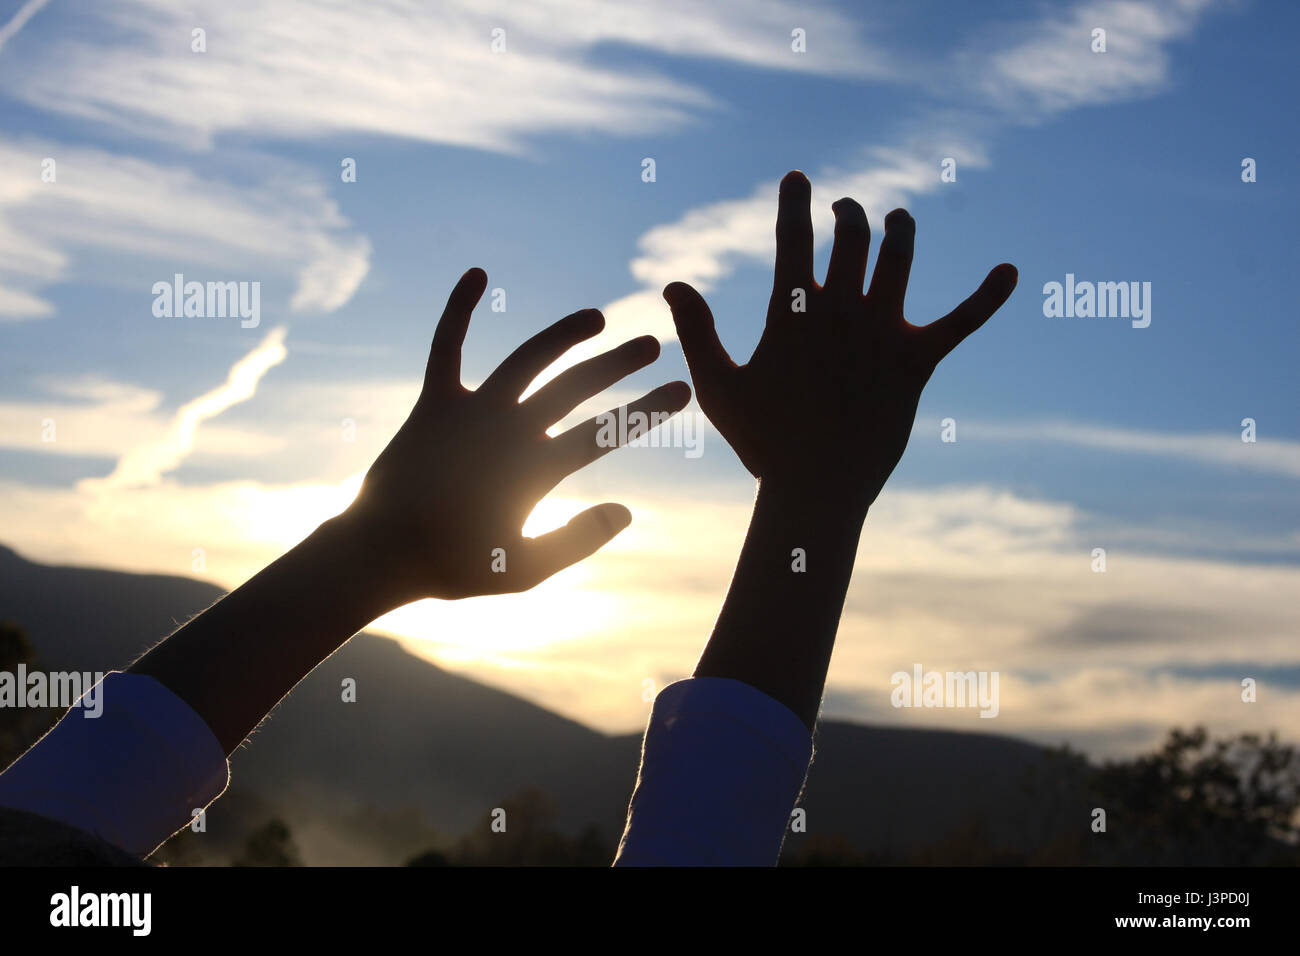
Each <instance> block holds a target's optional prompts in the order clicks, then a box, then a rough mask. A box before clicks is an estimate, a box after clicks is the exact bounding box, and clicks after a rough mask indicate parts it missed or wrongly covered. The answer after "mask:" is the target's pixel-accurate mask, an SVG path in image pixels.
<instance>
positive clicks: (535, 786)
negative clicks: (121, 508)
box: [0, 547, 1052, 865]
mask: <svg viewBox="0 0 1300 956" xmlns="http://www.w3.org/2000/svg"><path fill="white" fill-rule="evenodd" d="M221 594H222V592H221V590H220V589H218V588H216V587H214V586H213V585H211V584H206V583H204V582H201V581H195V580H192V579H189V578H184V577H175V576H167V575H144V574H127V573H122V572H117V571H106V570H97V569H89V568H74V567H57V566H50V565H42V564H37V563H34V562H31V561H27V560H25V559H24V558H22V557H20V556H19V555H18V554H16V553H15V552H13V551H12V550H10V549H8V548H4V547H0V620H10V621H13V622H14V623H16V624H18V625H19V626H20V627H22V628H23V629H24V630H25V631H26V632H27V635H28V637H29V638H30V640H31V643H32V645H33V647H34V648H35V651H36V655H37V664H38V665H39V666H40V667H42V668H45V669H47V670H79V671H86V670H91V671H107V670H112V669H115V668H116V669H120V668H123V667H125V666H126V665H128V664H129V663H130V662H131V661H132V660H133V659H134V658H136V657H137V656H139V655H140V654H141V653H142V652H143V651H145V650H146V649H148V648H149V647H150V646H152V645H153V644H154V643H156V642H157V641H158V640H159V639H161V638H162V637H164V636H166V635H167V634H168V633H170V632H171V631H172V630H174V629H175V628H176V627H177V626H178V625H179V624H181V623H183V622H184V621H186V620H187V619H188V618H190V617H191V616H193V615H194V614H195V613H197V612H198V611H200V610H202V609H204V608H206V607H208V606H209V605H211V604H212V603H213V602H214V601H216V600H217V599H218V598H219V597H220V596H221ZM346 677H350V678H353V679H355V681H356V688H357V699H356V701H355V702H350V703H345V702H344V701H343V700H342V694H341V692H340V687H341V682H342V681H343V679H344V678H346ZM816 744H817V753H816V757H815V759H814V763H813V767H812V770H811V772H810V774H809V779H808V783H807V786H806V788H805V794H804V797H803V799H802V800H801V802H800V805H801V806H802V807H803V808H804V809H805V810H806V813H807V821H808V824H807V825H808V836H811V835H814V834H816V835H819V836H821V837H823V838H824V837H827V836H828V835H835V837H836V838H837V839H839V840H840V841H842V842H844V843H845V844H847V845H849V846H851V847H853V848H854V849H855V851H857V852H861V853H869V854H874V855H875V856H876V857H878V858H882V859H889V858H891V857H893V856H897V855H900V854H902V855H905V854H915V853H917V852H919V851H923V850H924V849H925V848H926V847H930V846H940V845H943V844H944V843H945V842H948V843H951V842H952V841H953V840H954V839H960V837H961V835H962V834H964V833H967V832H969V831H971V829H972V828H977V829H978V830H979V832H980V833H981V840H983V841H985V842H986V843H987V842H988V841H990V840H991V841H992V842H993V843H995V844H999V845H1003V844H1005V845H1007V846H1017V845H1019V846H1023V845H1024V841H1025V840H1026V839H1030V837H1029V836H1028V835H1027V832H1026V831H1027V829H1028V828H1027V827H1026V820H1027V819H1028V818H1029V816H1030V815H1031V811H1032V806H1031V805H1030V804H1031V801H1029V800H1028V798H1027V796H1026V792H1025V789H1024V787H1025V781H1026V780H1027V779H1030V778H1032V777H1034V776H1035V775H1041V774H1042V773H1043V772H1044V771H1045V770H1046V769H1048V768H1050V767H1051V766H1052V758H1051V754H1050V753H1049V752H1048V751H1046V750H1044V749H1042V748H1039V747H1037V746H1035V745H1032V744H1028V743H1024V742H1021V741H1017V740H1012V739H1010V738H1005V737H998V736H994V735H989V734H967V733H947V732H936V731H926V730H908V729H898V728H886V727H869V726H861V725H856V724H850V723H843V722H837V721H827V722H824V723H823V724H822V725H821V726H820V727H819V729H818V736H817V741H816ZM639 754H640V737H639V736H638V735H621V736H608V735H605V734H602V733H599V732H597V731H594V730H592V729H591V728H588V727H585V726H583V725H582V724H579V723H576V722H574V721H572V720H568V719H566V718H564V717H561V716H559V715H557V714H555V713H552V712H551V711H548V710H546V709H544V708H542V707H538V706H536V705H534V704H531V703H529V702H527V701H525V700H523V699H521V698H519V697H516V696H514V695H511V694H507V693H504V692H502V691H499V690H495V689H493V688H491V687H488V686H486V685H484V684H481V683H478V682H477V681H473V680H470V679H468V678H465V677H460V676H457V675H455V674H452V673H449V672H447V671H445V670H443V669H441V668H439V667H437V666H435V665H433V664H431V663H429V662H428V661H425V660H423V659H420V658H418V657H415V656H413V655H411V654H409V653H408V652H406V651H405V650H404V649H402V648H401V646H399V645H398V644H397V643H396V642H394V641H392V640H390V639H387V638H384V637H380V636H378V635H373V634H368V633H362V634H359V635H357V636H356V637H355V638H353V639H352V641H350V642H349V643H348V644H346V645H345V646H344V647H343V648H342V649H340V650H339V651H338V653H336V654H334V655H333V656H332V657H330V658H329V659H328V660H327V661H325V662H324V663H323V664H321V666H320V667H318V668H317V669H316V670H315V671H314V672H313V673H312V674H311V675H310V676H309V677H308V678H307V679H306V680H304V681H303V682H302V683H301V684H300V685H299V686H298V688H297V689H295V690H294V692H293V693H292V694H291V695H290V696H289V697H288V699H286V700H285V701H284V702H283V703H282V704H281V705H280V706H279V707H277V708H276V710H275V711H273V712H272V714H271V715H270V717H269V718H268V720H267V721H266V722H265V723H264V724H263V725H262V727H261V728H260V729H259V730H258V732H257V733H256V734H254V735H253V737H252V738H250V740H249V741H248V742H247V743H246V744H245V745H244V746H243V747H242V748H241V749H240V750H239V751H238V752H237V753H236V754H235V755H234V757H233V758H232V759H231V776H232V783H231V788H230V790H229V791H228V793H227V794H226V795H225V796H223V797H222V798H221V799H220V800H219V801H217V803H215V804H214V805H213V807H212V808H210V810H209V813H208V824H209V832H208V833H206V834H203V835H202V836H199V837H197V838H196V840H198V841H206V842H204V843H203V846H204V847H205V859H211V858H213V857H214V853H213V851H214V850H215V851H219V852H216V853H215V857H216V858H221V857H222V856H227V857H228V856H229V855H231V854H233V853H234V852H236V850H237V848H238V846H239V844H240V841H241V840H242V839H243V837H244V836H245V835H246V834H247V833H248V832H249V831H250V830H251V829H253V828H254V827H256V826H257V825H259V824H261V823H263V822H265V821H266V820H268V819H270V818H271V817H279V818H280V819H282V820H284V821H286V822H287V823H288V824H289V826H290V828H291V830H292V834H293V838H294V841H295V842H296V844H297V845H298V846H299V847H300V849H301V851H302V857H303V860H304V861H305V862H307V863H311V864H343V865H375V864H397V863H402V862H404V861H405V860H407V859H409V858H410V857H412V856H414V855H416V854H417V853H418V852H420V851H421V850H424V849H427V848H430V847H434V846H447V845H449V844H450V841H452V840H453V838H455V837H458V836H460V835H462V834H465V833H467V832H472V831H475V830H476V829H483V830H486V821H487V820H488V819H489V815H490V813H491V811H492V809H493V808H494V807H498V806H501V804H502V802H503V801H504V800H506V799H507V798H510V797H512V796H513V795H517V794H520V793H521V792H524V791H529V790H534V791H539V792H540V793H541V794H544V795H545V797H546V798H547V799H548V801H549V805H550V808H551V811H552V814H553V816H552V821H551V822H552V825H553V826H554V828H555V829H557V830H559V831H561V832H563V833H566V834H576V833H577V832H579V831H580V830H582V829H583V828H586V827H590V826H595V827H596V828H597V829H598V830H599V831H600V833H601V835H602V836H603V838H604V840H605V841H606V842H607V843H609V844H611V845H612V844H614V843H616V842H617V837H618V834H619V832H620V831H621V828H622V824H623V816H624V813H625V812H626V808H627V801H628V797H629V795H630V793H631V790H632V786H633V783H634V782H635V779H636V770H637V763H638V759H639ZM183 836H184V837H185V838H187V839H188V837H189V836H190V835H189V834H185V835H183ZM804 839H805V836H804V835H799V834H792V835H791V837H790V838H789V839H788V840H787V853H789V852H791V851H792V847H796V848H797V847H798V845H799V844H800V842H801V841H802V840H804ZM190 842H195V841H190Z"/></svg>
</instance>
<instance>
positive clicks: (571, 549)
mask: <svg viewBox="0 0 1300 956" xmlns="http://www.w3.org/2000/svg"><path fill="white" fill-rule="evenodd" d="M631 523H632V512H630V511H628V510H627V508H625V507H623V506H622V505H619V504H614V503H612V502H606V503H605V504H600V505H596V506H595V507H594V508H588V509H587V510H586V511H580V512H578V513H577V514H576V515H574V516H573V517H572V518H570V519H569V523H568V524H566V525H565V526H564V527H562V528H556V529H555V530H554V531H548V532H546V534H542V535H538V536H537V537H536V538H533V539H532V541H531V542H530V544H529V545H528V557H527V566H528V573H527V580H528V583H527V584H526V587H533V586H534V585H537V584H540V583H541V582H542V581H545V580H546V579H547V578H549V577H550V576H551V575H552V574H554V573H555V572H557V571H562V570H564V569H565V568H567V567H568V566H569V565H571V564H577V563H578V562H579V561H581V560H582V559H583V558H588V557H591V555H593V554H595V553H596V552H597V551H599V550H600V549H601V548H603V547H604V546H605V545H606V544H608V543H609V542H610V541H611V540H612V539H613V538H614V536H615V535H617V534H618V533H619V532H620V531H622V530H623V529H624V528H626V527H627V526H628V525H630V524H631Z"/></svg>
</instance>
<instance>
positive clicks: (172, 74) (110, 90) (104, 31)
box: [0, 0, 890, 153]
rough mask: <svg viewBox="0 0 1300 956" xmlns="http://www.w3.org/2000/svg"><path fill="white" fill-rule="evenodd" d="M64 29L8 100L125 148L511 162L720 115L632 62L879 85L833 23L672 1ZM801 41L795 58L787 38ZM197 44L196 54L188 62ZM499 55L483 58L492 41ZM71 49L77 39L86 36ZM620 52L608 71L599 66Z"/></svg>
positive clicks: (290, 14) (815, 13) (125, 11)
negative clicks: (405, 147)
mask: <svg viewBox="0 0 1300 956" xmlns="http://www.w3.org/2000/svg"><path fill="white" fill-rule="evenodd" d="M78 16H79V17H81V18H83V19H84V21H85V22H84V23H82V24H79V27H80V29H78V30H66V31H61V33H60V34H59V35H57V36H53V37H51V38H49V39H48V40H46V39H42V40H41V41H40V42H35V41H34V42H33V44H32V45H31V47H30V49H24V50H23V51H22V52H23V53H24V54H25V55H24V56H23V57H22V58H21V59H20V60H19V61H18V62H14V63H11V64H8V65H5V64H0V77H2V78H3V83H4V87H5V89H6V92H8V93H9V94H10V95H12V96H15V97H17V98H19V99H21V100H23V101H25V102H27V103H29V104H32V105H34V106H37V107H40V108H44V109H50V110H55V111H58V112H62V113H66V114H70V115H73V116H77V117H80V118H85V119H92V120H96V121H102V122H109V123H112V124H114V125H116V126H118V127H121V128H125V129H128V130H130V131H131V132H133V133H134V134H136V135H139V136H145V137H159V138H165V139H167V140H169V141H177V140H179V141H182V142H185V143H187V144H188V145H190V146H195V147H204V146H209V145H211V143H212V140H213V137H215V136H217V135H219V134H221V133H226V132H247V133H252V134H255V135H258V136H264V137H273V138H284V137H287V138H302V137H314V136H323V135H340V134H355V133H368V134H382V135H388V136H395V137H401V138H404V139H417V140H424V141H428V142H437V143H447V144H453V145H457V146H469V147H476V148H481V149H489V150H498V151H506V152H514V153H518V152H521V151H522V150H523V149H524V144H525V143H526V142H527V140H528V139H529V138H530V137H531V136H534V135H536V134H539V133H546V132H564V133H569V134H579V135H582V134H586V133H588V132H591V131H598V132H601V133H606V134H623V135H627V134H632V133H647V132H655V131H660V130H665V129H669V128H673V127H678V126H681V125H682V124H684V123H687V122H689V121H690V120H691V119H692V118H693V117H694V116H695V115H697V114H698V113H699V112H700V111H702V110H708V109H711V108H714V107H715V106H716V105H717V104H715V103H714V101H713V99H712V98H711V97H710V96H709V95H707V94H706V93H704V92H703V91H701V90H700V89H698V88H696V87H694V86H691V85H688V84H686V83H683V82H681V81H680V80H677V79H675V78H672V77H670V76H669V75H667V74H666V73H664V72H662V71H658V70H655V69H653V68H650V67H646V68H642V69H637V68H636V67H635V66H634V65H632V64H631V63H629V62H628V61H629V56H628V52H629V51H646V52H650V53H654V54H657V55H660V56H662V55H670V56H679V57H681V56H686V57H701V58H710V59H714V60H723V61H729V62H734V63H739V64H744V65H746V66H750V67H757V68H764V69H775V70H784V71H801V72H809V73H824V74H841V75H851V76H863V75H879V74H881V73H883V72H885V71H887V70H888V69H889V68H890V67H889V64H890V58H889V57H887V56H886V55H885V54H884V52H883V51H882V50H881V49H879V48H878V47H875V46H872V45H868V44H867V43H865V42H863V41H862V40H861V39H860V30H859V28H858V26H857V24H856V23H854V22H853V21H851V20H849V19H847V18H845V17H843V16H841V15H839V14H838V13H836V12H835V11H834V10H832V9H829V8H820V9H819V8H808V7H806V6H804V5H801V4H795V3H787V2H780V0H766V2H763V3H759V4H754V5H752V6H750V7H748V8H746V9H744V10H735V9H730V8H728V9H725V10H724V9H711V8H710V7H709V5H706V4H699V3H693V2H686V0H662V2H659V3H656V4H654V5H645V6H643V7H641V8H639V9H638V8H633V7H630V6H628V5H622V4H620V5H606V4H598V3H590V2H582V0H543V2H535V3H529V4H518V3H511V2H506V0H472V2H471V0H458V2H446V3H437V4H412V3H408V2H401V0H369V2H367V3H364V4H353V5H342V4H338V3H330V2H325V0H282V2H279V3H276V4H273V5H268V4H264V3H256V2H251V0H220V2H208V3H197V4H195V3H192V4H186V5H184V6H181V7H178V6H177V5H176V4H175V3H172V2H170V0H119V2H117V3H114V4H96V5H93V6H89V7H87V8H86V9H84V10H81V11H79V14H78ZM795 27H801V28H804V29H806V30H807V31H808V34H809V36H810V40H809V52H808V53H806V54H796V53H793V52H792V50H791V47H790V42H791V36H790V35H791V30H792V29H793V28H795ZM196 28H201V29H203V30H205V31H206V40H207V52H205V53H195V52H193V51H192V50H191V31H192V30H194V29H196ZM498 28H499V29H502V30H504V31H505V32H504V36H503V41H504V51H503V52H496V53H494V52H493V49H492V41H493V34H492V31H493V30H494V29H498ZM83 33H84V34H85V35H84V37H83V35H82V34H83ZM612 47H621V48H623V54H624V55H623V57H622V58H621V60H620V61H619V62H617V63H610V62H608V61H607V59H606V58H605V57H604V56H603V55H602V53H603V52H604V51H607V50H609V49H610V48H612Z"/></svg>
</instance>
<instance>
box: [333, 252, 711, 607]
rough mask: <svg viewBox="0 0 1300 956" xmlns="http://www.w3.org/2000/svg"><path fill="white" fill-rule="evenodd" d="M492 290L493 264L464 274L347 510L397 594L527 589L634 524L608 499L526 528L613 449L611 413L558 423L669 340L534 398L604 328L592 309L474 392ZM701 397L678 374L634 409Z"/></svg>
mask: <svg viewBox="0 0 1300 956" xmlns="http://www.w3.org/2000/svg"><path fill="white" fill-rule="evenodd" d="M486 285H487V275H486V274H485V273H484V272H483V270H482V269H471V270H469V271H468V272H466V273H465V275H464V276H462V277H461V279H460V281H459V282H458V283H457V285H456V288H455V289H454V290H453V291H452V293H451V297H450V298H449V299H448V301H447V308H446V310H445V311H444V312H443V314H442V318H441V320H440V321H439V322H438V328H437V331H436V332H435V333H434V337H433V347H432V349H431V350H430V353H429V362H428V366H427V369H426V371H425V376H424V388H423V390H422V392H421V393H420V397H419V400H418V401H417V402H416V403H415V407H414V408H413V409H412V411H411V414H410V417H409V418H407V420H406V422H405V424H403V425H402V427H401V429H400V430H399V431H398V432H397V434H396V435H395V436H394V437H393V440H392V441H391V442H389V444H388V447H387V448H385V449H384V451H383V452H382V453H381V454H380V456H379V458H378V459H376V461H375V463H374V465H373V466H372V467H371V468H370V471H369V473H368V474H367V475H366V479H365V482H364V484H363V485H362V487H361V491H360V494H359V495H358V496H357V499H356V501H355V502H354V503H353V504H352V506H351V507H350V508H349V509H348V510H347V511H346V512H345V513H344V514H343V515H342V516H341V517H342V518H343V520H344V522H345V523H346V524H347V525H348V526H349V527H351V528H352V529H354V531H355V533H356V535H357V536H358V539H359V541H361V542H363V543H364V544H363V551H364V553H365V554H367V555H368V560H371V561H374V562H377V563H378V565H379V568H378V569H377V570H379V571H381V573H382V576H383V577H384V578H386V579H387V580H388V581H389V583H390V585H391V587H392V588H394V591H395V593H394V594H393V595H392V600H391V601H390V603H394V604H398V603H406V602H408V601H413V600H416V599H418V598H424V597H438V598H461V597H470V596H473V595H480V594H495V593H502V592H511V591H524V590H527V589H528V588H531V587H533V586H534V585H536V584H537V583H539V582H540V581H542V580H544V579H545V578H547V577H549V576H550V575H552V574H554V573H555V572H556V571H559V570H561V569H562V568H565V567H567V566H569V565H570V564H573V563H575V562H577V561H580V560H582V559H583V558H585V557H587V556H588V555H590V554H592V553H593V552H595V551H596V550H598V549H599V548H601V547H602V546H603V545H604V544H605V543H606V542H607V541H609V540H610V539H611V538H612V537H614V535H616V534H617V533H618V532H619V531H621V530H623V529H624V528H625V527H627V525H628V524H629V523H630V522H631V520H632V516H631V514H630V513H629V512H628V510H627V509H626V508H624V507H623V506H622V505H618V504H601V505H597V506H595V507H593V508H589V509H587V510H586V511H583V512H581V513H580V514H578V515H577V516H575V517H574V518H573V519H572V520H571V521H570V522H569V523H568V524H567V525H565V526H564V527H563V528H558V529H556V530H554V531H551V532H549V533H547V534H544V535H541V536H539V537H537V538H535V539H534V538H525V537H523V536H522V534H521V533H520V529H521V527H522V526H523V523H524V520H525V519H526V518H527V517H528V514H529V512H531V511H532V510H533V508H534V507H535V506H536V504H537V502H538V501H540V500H541V499H542V498H543V497H544V496H545V495H546V494H547V492H549V491H550V490H551V489H552V488H554V487H555V486H556V485H557V484H559V482H560V481H561V480H562V479H564V478H565V477H566V476H568V475H569V474H571V473H572V472H574V471H577V470H578V469H579V468H581V467H583V466H584V465H586V464H588V463H589V462H592V461H594V460H595V459H597V458H599V457H600V456H601V455H603V454H605V452H607V451H609V450H610V448H609V447H602V446H601V445H599V444H598V443H597V434H598V432H599V430H600V429H599V420H598V418H593V419H590V420H588V421H587V422H585V423H583V424H581V425H578V426H576V427H574V428H572V429H570V430H569V431H567V432H564V433H563V434H560V435H557V436H555V437H549V436H548V435H547V434H546V429H547V428H548V427H550V426H551V425H553V424H554V423H555V422H557V421H559V420H560V419H562V418H563V417H564V416H565V415H567V414H568V413H569V412H571V411H572V410H573V409H574V408H576V407H577V406H578V405H580V404H582V403H583V402H584V401H586V400H587V399H589V398H591V397H592V396H593V395H595V394H597V393H598V392H601V391H603V390H604V389H606V388H608V387H610V386H611V385H613V384H614V383H616V382H618V381H619V380H620V379H622V378H624V377H625V376H627V375H629V374H630V373H632V372H634V371H636V370H637V369H639V368H642V367H644V366H646V365H648V364H650V363H651V362H653V361H654V360H655V359H656V358H657V357H658V355H659V343H658V342H657V341H655V339H654V338H653V337H652V336H642V337H641V338H637V339H632V340H631V341H628V342H625V343H624V344H622V345H620V346H619V347H617V348H615V349H611V350H610V351H608V352H605V353H603V354H601V355H598V356H596V357H595V358H591V359H588V360H586V361H584V362H581V363H579V364H577V365H575V366H573V367H572V368H569V369H566V370H565V371H564V372H562V373H561V374H560V375H558V376H557V377H556V378H554V379H553V380H551V381H550V382H548V383H547V384H546V385H544V386H542V387H541V388H540V389H539V390H538V391H537V392H536V393H534V394H533V395H531V396H529V397H528V399H527V400H526V401H523V402H520V401H519V397H520V395H521V394H522V393H523V392H524V390H525V389H526V388H527V387H528V385H529V384H530V383H531V382H532V380H533V379H534V378H536V377H537V375H538V374H539V373H540V372H541V371H542V370H543V369H545V368H546V367H547V366H549V365H550V364H551V363H552V362H554V361H555V360H556V359H558V358H559V357H560V356H561V355H563V354H564V353H565V352H567V351H568V350H569V349H570V348H572V347H573V346H574V345H576V344H578V343H579V342H581V341H583V340H585V339H589V338H591V337H592V336H593V335H596V334H597V333H598V332H600V330H601V329H602V328H604V325H605V320H604V317H603V316H602V315H601V314H600V312H599V311H597V310H595V309H586V310H583V311H581V312H575V313H573V314H572V315H569V316H566V317H565V318H563V319H561V320H560V321H558V322H556V323H555V324H554V325H552V326H550V327H549V328H547V329H544V330H543V331H541V332H539V333H538V334H537V335H535V336H533V337H532V338H531V339H529V340H528V341H527V342H525V343H524V344H523V345H521V346H520V347H519V348H518V349H516V350H515V351H514V353H513V354H511V355H510V357H509V358H507V359H506V360H505V361H504V362H502V363H501V365H500V366H499V367H498V368H497V370H496V371H495V372H493V373H492V375H490V376H489V377H488V379H487V381H485V382H484V383H483V384H482V385H481V386H480V387H479V388H478V389H476V390H474V391H470V390H469V389H467V388H465V386H463V385H462V384H461V381H460V360H461V346H462V343H463V342H464V340H465V332H466V329H467V328H468V326H469V320H470V313H471V311H472V310H473V309H474V306H475V304H476V303H477V302H478V300H479V298H480V296H482V294H483V290H484V288H485V287H486ZM690 394H691V393H690V388H689V387H688V386H687V385H686V383H685V382H671V383H669V384H667V385H663V386H661V387H659V388H657V389H655V390H654V391H652V392H650V393H649V394H647V395H645V396H643V397H642V398H641V399H639V400H638V401H636V402H634V403H632V404H630V405H628V406H626V408H627V410H628V413H629V414H630V413H632V412H635V411H642V412H645V413H647V415H649V414H650V413H652V412H661V413H674V412H677V411H680V410H681V409H682V408H684V407H685V405H686V403H687V402H688V401H689V400H690ZM651 420H653V418H651ZM628 437H629V438H635V437H637V434H636V433H633V434H629V435H628ZM497 549H501V550H500V551H498V550H497ZM502 568H504V570H501V569H502Z"/></svg>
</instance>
